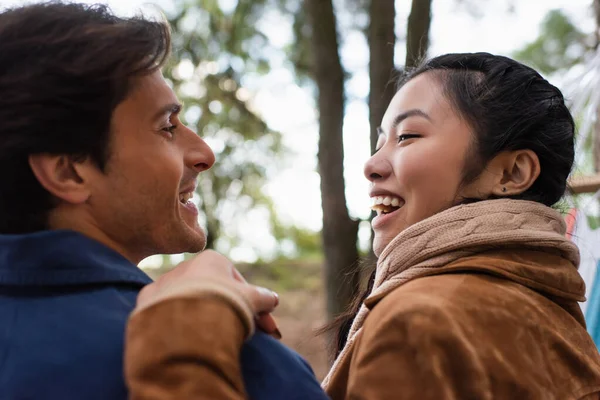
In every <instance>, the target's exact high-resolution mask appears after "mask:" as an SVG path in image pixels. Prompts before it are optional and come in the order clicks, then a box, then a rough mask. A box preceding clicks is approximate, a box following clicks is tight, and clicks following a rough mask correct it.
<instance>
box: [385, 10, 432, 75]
mask: <svg viewBox="0 0 600 400" xmlns="http://www.w3.org/2000/svg"><path fill="white" fill-rule="evenodd" d="M375 1H377V0H375ZM430 24H431V0H412V7H411V9H410V16H409V17H408V24H407V27H406V62H405V63H404V65H405V68H407V69H410V68H412V67H414V66H416V65H418V64H419V62H420V61H421V60H422V59H423V58H425V56H426V55H427V49H428V48H429V25H430Z"/></svg>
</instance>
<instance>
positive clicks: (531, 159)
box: [489, 149, 541, 197]
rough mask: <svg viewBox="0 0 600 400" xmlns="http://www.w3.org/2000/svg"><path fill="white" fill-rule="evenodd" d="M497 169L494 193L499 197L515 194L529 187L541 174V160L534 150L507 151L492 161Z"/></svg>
mask: <svg viewBox="0 0 600 400" xmlns="http://www.w3.org/2000/svg"><path fill="white" fill-rule="evenodd" d="M489 167H490V168H491V169H493V170H495V171H496V173H495V174H493V175H494V177H495V178H494V182H492V186H491V187H492V193H493V194H494V195H495V196H497V197H506V196H515V195H518V194H521V193H523V192H525V191H526V190H527V189H529V188H530V187H531V186H532V185H533V184H534V183H535V181H536V179H537V178H538V177H539V176H540V170H541V167H540V160H539V158H538V156H537V154H535V152H533V151H532V150H527V149H524V150H514V151H505V152H502V153H500V154H498V155H497V156H496V157H494V159H493V160H492V161H491V162H490V165H489Z"/></svg>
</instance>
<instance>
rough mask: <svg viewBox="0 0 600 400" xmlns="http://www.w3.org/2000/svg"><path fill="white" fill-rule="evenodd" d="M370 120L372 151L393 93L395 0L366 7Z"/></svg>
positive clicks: (379, 0) (381, 0) (376, 1)
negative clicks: (368, 20)
mask: <svg viewBox="0 0 600 400" xmlns="http://www.w3.org/2000/svg"><path fill="white" fill-rule="evenodd" d="M369 15H370V18H371V21H370V23H369V31H368V38H367V39H368V42H369V78H370V82H371V83H370V89H369V122H370V125H371V153H374V152H375V146H376V144H377V127H378V126H379V125H380V124H381V120H382V119H383V114H385V110H386V108H387V106H388V105H389V104H390V102H391V101H392V97H394V94H395V92H396V82H394V81H393V78H394V75H395V74H394V72H395V68H394V47H395V44H396V34H395V32H394V19H395V17H396V9H395V7H394V0H371V5H370V9H369Z"/></svg>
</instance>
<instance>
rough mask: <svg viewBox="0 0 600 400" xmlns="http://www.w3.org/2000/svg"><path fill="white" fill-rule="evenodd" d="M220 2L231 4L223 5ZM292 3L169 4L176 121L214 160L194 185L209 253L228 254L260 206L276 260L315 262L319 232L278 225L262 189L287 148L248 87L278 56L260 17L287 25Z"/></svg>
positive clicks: (197, 0) (210, 0)
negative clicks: (276, 15)
mask: <svg viewBox="0 0 600 400" xmlns="http://www.w3.org/2000/svg"><path fill="white" fill-rule="evenodd" d="M226 3H229V5H231V6H232V7H230V8H229V9H226V8H224V7H223V4H226ZM294 4H295V5H298V4H299V3H297V2H294V1H291V0H238V1H230V2H223V1H218V0H174V1H173V5H174V6H173V7H171V8H172V9H173V10H176V12H175V13H174V14H167V19H168V20H169V23H170V24H171V26H172V31H173V49H174V54H173V57H172V61H171V62H170V63H169V65H167V66H166V68H165V70H164V73H165V77H166V78H167V79H168V80H169V81H170V82H171V83H172V85H173V88H174V90H175V91H176V93H177V95H178V96H179V98H180V99H181V101H183V102H184V104H185V111H184V113H183V115H182V116H181V117H182V122H184V123H185V124H187V125H188V126H190V127H192V128H193V129H195V130H196V132H198V134H199V135H201V136H202V137H204V139H205V140H206V141H207V143H208V144H209V145H210V146H211V147H212V149H213V151H214V152H215V154H216V157H217V162H216V163H215V165H214V166H213V168H211V169H210V170H209V171H207V172H204V173H202V174H201V175H200V180H199V185H198V195H199V198H200V208H201V212H202V214H203V216H204V218H205V220H206V226H207V230H208V234H209V236H208V239H209V240H208V245H207V247H209V248H215V247H216V248H217V249H218V250H221V251H224V252H227V250H228V249H231V248H233V247H235V246H236V245H238V244H240V238H239V237H238V234H237V231H236V227H237V224H238V223H239V221H240V220H241V219H242V218H243V217H244V216H245V215H247V214H248V212H249V211H251V210H253V209H257V208H260V209H264V210H267V211H268V214H269V215H268V217H267V219H266V220H265V224H266V225H267V226H269V227H270V230H271V233H272V235H273V236H274V237H275V239H276V240H277V242H278V249H277V251H276V254H275V257H280V256H282V255H283V254H284V253H285V254H288V253H289V251H287V253H286V251H285V249H286V248H287V249H289V248H292V249H293V253H294V254H296V255H297V256H300V257H317V258H319V257H320V252H321V247H320V238H319V234H318V233H315V232H310V231H305V230H302V229H299V228H296V227H288V226H285V225H284V224H282V223H281V222H280V221H279V219H278V217H277V213H276V211H275V207H274V205H273V202H272V199H270V198H269V197H268V196H267V195H266V194H265V193H264V192H263V187H264V185H265V183H266V179H267V177H268V176H269V174H270V173H271V172H274V171H275V170H276V169H277V168H278V167H279V166H280V165H281V161H282V159H283V158H284V157H285V155H286V154H287V149H285V148H284V146H283V145H282V140H281V134H280V133H279V132H276V131H274V130H273V129H271V128H270V127H269V126H268V124H267V123H266V122H265V120H264V119H263V117H262V116H261V115H260V114H259V113H258V112H257V111H256V110H255V109H254V108H253V104H252V98H251V89H252V88H249V87H248V85H249V84H252V83H255V82H257V80H258V79H259V78H260V77H262V76H264V75H266V74H268V73H269V72H270V70H271V60H272V59H273V58H276V57H277V56H280V55H281V50H280V49H276V48H273V47H272V46H271V45H270V44H269V41H268V39H267V37H266V36H265V34H264V33H263V32H262V31H261V30H260V26H261V25H260V20H261V18H262V17H263V15H264V13H265V12H267V11H272V10H273V9H274V10H276V11H277V10H279V12H280V13H281V15H282V17H285V16H286V15H287V16H289V17H290V21H291V18H292V17H293V16H294V15H295V12H296V11H297V8H295V7H294ZM275 6H276V7H275ZM290 13H291V14H290ZM283 24H285V21H283ZM284 28H285V26H284Z"/></svg>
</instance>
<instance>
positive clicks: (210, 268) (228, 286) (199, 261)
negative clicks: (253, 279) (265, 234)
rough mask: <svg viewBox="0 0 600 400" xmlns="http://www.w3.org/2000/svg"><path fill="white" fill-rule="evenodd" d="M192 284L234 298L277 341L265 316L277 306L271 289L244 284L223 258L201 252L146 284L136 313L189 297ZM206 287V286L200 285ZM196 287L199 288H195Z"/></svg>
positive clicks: (229, 262) (275, 327)
mask: <svg viewBox="0 0 600 400" xmlns="http://www.w3.org/2000/svg"><path fill="white" fill-rule="evenodd" d="M195 284H202V285H215V286H217V287H220V288H223V289H225V290H226V291H227V292H228V293H229V294H233V295H234V296H235V295H238V296H239V299H241V301H244V302H245V304H246V305H247V306H248V307H249V308H250V310H251V312H252V314H253V315H254V316H255V321H256V324H257V325H258V327H259V328H260V329H262V330H264V331H265V332H267V333H269V334H272V335H274V336H275V337H278V338H280V337H281V335H280V334H279V330H278V329H277V325H276V324H275V321H274V319H273V317H272V316H271V315H270V314H269V313H270V312H271V311H273V310H274V309H275V307H277V305H278V303H279V297H278V296H277V294H276V293H275V292H273V291H271V290H268V289H265V288H262V287H258V286H254V285H251V284H248V283H247V282H246V281H245V279H244V278H243V277H242V275H241V274H240V273H239V272H238V271H237V270H236V269H235V267H234V266H233V264H232V263H231V261H229V260H228V259H227V258H226V257H225V256H223V255H221V254H219V253H217V252H215V251H212V250H205V251H203V252H202V253H200V254H198V255H196V256H195V257H194V258H192V259H190V260H186V261H184V262H182V263H180V264H179V265H178V266H177V267H175V268H174V269H173V270H171V271H169V272H167V273H166V274H164V275H162V276H161V277H160V278H158V279H157V280H156V281H155V282H153V283H151V284H149V285H147V286H146V287H144V289H142V291H141V292H140V294H139V295H138V299H137V305H136V309H137V310H140V309H143V308H146V307H148V306H150V305H151V304H154V303H156V302H158V301H160V300H163V299H165V298H169V297H175V296H178V295H181V294H183V293H186V294H189V293H190V291H191V290H194V288H195ZM203 287H206V286H203ZM199 288H200V287H199Z"/></svg>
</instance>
